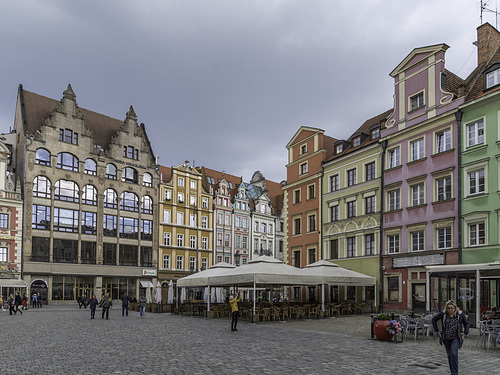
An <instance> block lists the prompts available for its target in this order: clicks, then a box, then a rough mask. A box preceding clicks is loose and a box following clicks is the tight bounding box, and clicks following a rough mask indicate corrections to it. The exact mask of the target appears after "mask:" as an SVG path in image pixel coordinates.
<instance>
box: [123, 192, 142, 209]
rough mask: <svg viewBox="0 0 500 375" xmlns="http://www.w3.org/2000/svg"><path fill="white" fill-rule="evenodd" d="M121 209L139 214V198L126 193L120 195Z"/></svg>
mask: <svg viewBox="0 0 500 375" xmlns="http://www.w3.org/2000/svg"><path fill="white" fill-rule="evenodd" d="M120 209H121V210H124V211H134V212H139V198H138V197H137V195H135V194H134V193H130V192H128V191H124V192H123V193H122V194H121V195H120Z"/></svg>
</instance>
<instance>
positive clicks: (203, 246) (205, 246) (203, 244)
mask: <svg viewBox="0 0 500 375" xmlns="http://www.w3.org/2000/svg"><path fill="white" fill-rule="evenodd" d="M201 249H202V250H207V249H208V237H201Z"/></svg>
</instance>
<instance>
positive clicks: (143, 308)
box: [139, 294, 147, 318]
mask: <svg viewBox="0 0 500 375" xmlns="http://www.w3.org/2000/svg"><path fill="white" fill-rule="evenodd" d="M146 302H147V301H146V297H144V294H141V296H140V297H139V314H140V317H141V318H145V317H146Z"/></svg>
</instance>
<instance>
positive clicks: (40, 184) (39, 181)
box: [33, 176, 51, 198]
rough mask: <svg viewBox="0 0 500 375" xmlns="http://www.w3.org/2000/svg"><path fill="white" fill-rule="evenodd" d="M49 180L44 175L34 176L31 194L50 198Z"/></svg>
mask: <svg viewBox="0 0 500 375" xmlns="http://www.w3.org/2000/svg"><path fill="white" fill-rule="evenodd" d="M50 186H51V183H50V180H49V179H48V178H47V177H44V176H36V177H35V179H34V180H33V196H34V197H40V198H50Z"/></svg>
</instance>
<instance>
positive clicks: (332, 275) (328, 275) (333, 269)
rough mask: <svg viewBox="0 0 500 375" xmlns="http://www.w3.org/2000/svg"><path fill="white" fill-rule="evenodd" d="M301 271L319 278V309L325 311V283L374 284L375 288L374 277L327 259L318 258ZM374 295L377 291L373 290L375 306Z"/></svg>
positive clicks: (375, 281)
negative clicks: (318, 259)
mask: <svg viewBox="0 0 500 375" xmlns="http://www.w3.org/2000/svg"><path fill="white" fill-rule="evenodd" d="M301 271H302V272H303V273H304V274H306V275H314V276H317V277H319V278H320V279H321V282H320V283H318V285H319V284H321V309H322V310H323V311H325V289H324V286H325V284H332V285H352V286H366V285H370V286H371V285H375V289H376V288H377V279H376V278H375V277H373V276H368V275H365V274H362V273H360V272H356V271H352V270H348V269H347V268H343V267H340V266H339V265H338V264H335V263H332V262H330V261H328V260H320V261H318V262H315V263H312V264H309V265H308V266H307V267H305V268H303V269H302V270H301ZM376 296H377V291H376V290H375V306H377V299H376V298H377V297H376Z"/></svg>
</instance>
